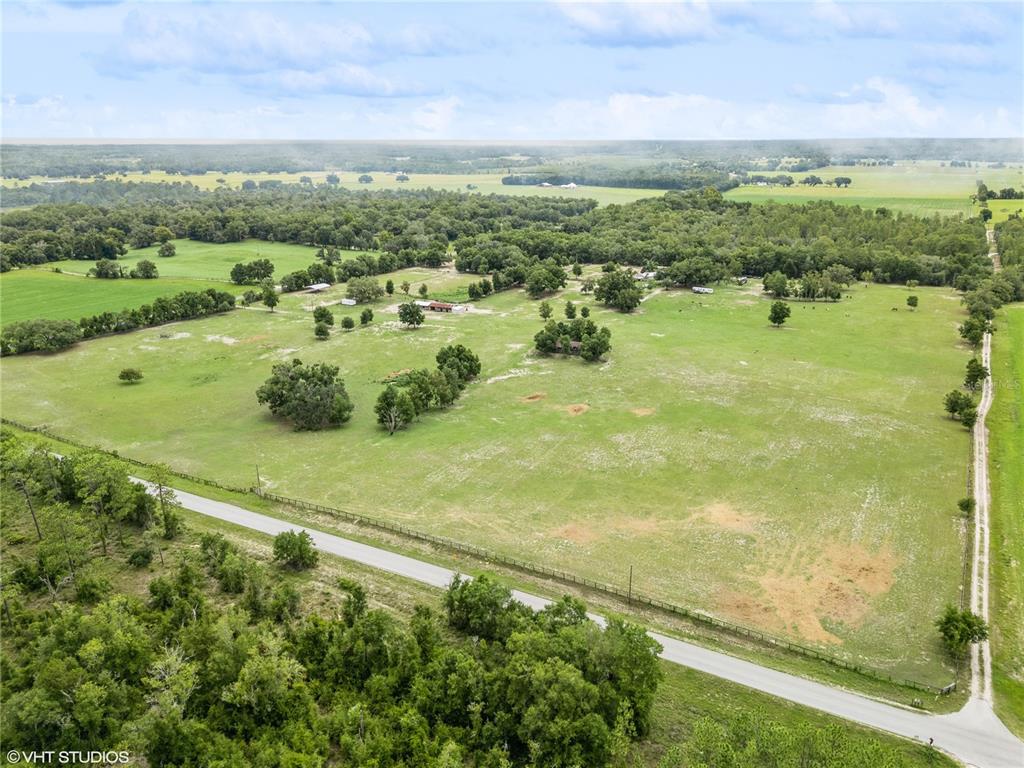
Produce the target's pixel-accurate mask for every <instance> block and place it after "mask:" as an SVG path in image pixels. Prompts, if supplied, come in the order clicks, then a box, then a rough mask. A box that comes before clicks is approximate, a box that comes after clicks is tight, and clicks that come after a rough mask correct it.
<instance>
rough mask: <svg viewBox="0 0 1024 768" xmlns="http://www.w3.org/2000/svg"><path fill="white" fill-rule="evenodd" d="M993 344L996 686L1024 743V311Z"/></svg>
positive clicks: (1006, 319) (1010, 318) (1015, 309)
mask: <svg viewBox="0 0 1024 768" xmlns="http://www.w3.org/2000/svg"><path fill="white" fill-rule="evenodd" d="M996 327H997V331H996V334H995V336H993V342H992V354H993V361H992V382H993V384H994V385H995V400H994V402H993V404H992V409H991V411H989V415H988V427H989V434H990V439H989V462H990V464H989V466H990V477H991V483H992V510H991V515H992V539H991V546H992V551H993V557H992V574H991V575H992V585H991V586H992V603H991V606H990V610H991V619H992V650H993V657H992V658H993V670H992V672H993V683H994V687H995V694H996V708H997V709H998V711H999V714H1000V716H1001V717H1002V719H1003V721H1004V722H1005V723H1006V724H1007V725H1008V726H1009V727H1010V728H1011V729H1012V730H1013V731H1014V732H1016V733H1017V735H1019V736H1022V737H1024V305H1021V304H1013V305H1009V306H1007V307H1005V308H1004V309H1003V310H1002V312H1000V314H999V317H998V318H997V320H996Z"/></svg>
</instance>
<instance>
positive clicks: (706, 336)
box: [2, 270, 969, 684]
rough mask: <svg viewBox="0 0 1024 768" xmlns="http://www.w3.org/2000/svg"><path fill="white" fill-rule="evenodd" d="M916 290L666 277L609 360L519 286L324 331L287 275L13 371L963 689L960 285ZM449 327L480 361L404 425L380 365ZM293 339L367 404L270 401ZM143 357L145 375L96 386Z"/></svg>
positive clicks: (423, 273) (428, 343)
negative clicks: (182, 316)
mask: <svg viewBox="0 0 1024 768" xmlns="http://www.w3.org/2000/svg"><path fill="white" fill-rule="evenodd" d="M413 275H416V276H415V277H414V276H413ZM421 278H425V281H426V282H427V284H428V286H429V287H430V288H431V290H432V291H434V292H435V293H436V294H444V293H445V292H457V291H459V290H460V289H461V288H462V286H464V285H465V283H466V282H468V281H469V279H470V278H469V277H468V276H463V275H458V274H457V273H452V272H434V271H429V270H420V271H418V272H417V271H407V275H406V276H403V274H397V275H395V276H394V279H395V281H396V284H398V283H400V282H401V281H402V280H403V279H409V281H410V282H411V283H412V284H413V289H414V290H415V287H416V286H417V285H418V283H419V282H420V281H421ZM383 279H384V277H382V278H381V281H382V282H383ZM335 290H340V289H335ZM918 294H919V295H920V296H921V308H920V309H919V310H918V311H917V312H914V313H911V312H907V311H906V310H905V304H904V300H905V296H906V291H905V290H903V289H901V288H896V287H886V286H871V287H862V286H858V287H855V288H854V289H853V290H852V291H851V293H850V298H848V299H845V300H843V301H842V302H840V303H838V304H832V305H826V304H805V303H797V304H794V305H793V317H792V319H791V321H790V323H789V324H788V325H787V327H786V328H785V329H783V330H775V329H772V328H770V327H769V326H768V323H767V303H766V302H765V301H764V300H762V299H761V298H760V296H759V295H758V289H756V288H749V289H739V288H724V289H721V290H719V291H717V292H716V293H715V295H714V296H710V297H701V298H700V299H698V298H697V297H695V296H693V295H692V294H689V293H681V292H673V293H659V294H655V295H653V296H652V297H650V298H649V300H648V301H646V302H645V303H644V304H643V305H642V307H641V310H640V311H638V312H637V313H636V314H634V315H632V316H623V315H620V314H618V313H613V312H608V311H605V310H602V309H598V308H596V307H595V311H594V317H595V319H596V320H597V321H598V322H599V323H600V324H607V325H608V326H609V327H610V328H611V330H612V332H613V339H612V344H613V349H612V352H611V354H610V356H609V358H608V361H607V362H606V363H603V364H599V365H586V364H584V363H582V362H581V361H579V360H563V359H553V358H552V359H545V358H539V357H536V356H535V355H533V354H532V353H531V352H530V347H531V346H532V345H531V340H532V336H533V334H534V333H535V332H536V331H537V330H538V329H539V328H540V325H541V321H540V320H539V318H538V317H537V314H536V309H537V304H536V302H531V301H529V300H526V299H525V297H524V296H523V294H521V293H519V292H507V293H503V294H500V295H497V296H493V297H491V298H489V299H487V300H485V301H483V302H481V303H479V304H478V305H476V306H475V307H474V310H473V311H472V312H471V313H469V314H468V315H465V316H436V315H434V316H430V317H429V318H428V320H427V323H426V325H425V326H424V327H423V328H421V329H419V330H416V331H407V330H403V329H401V328H400V327H398V324H397V322H396V317H395V315H394V308H393V304H392V305H391V306H389V305H388V302H386V301H385V302H381V303H380V304H379V305H377V306H376V307H375V311H376V315H377V316H376V318H375V321H374V324H373V325H372V326H371V327H369V328H361V329H357V330H355V331H353V332H348V333H346V332H343V331H340V330H339V331H335V332H334V334H333V335H332V337H331V339H330V340H329V341H326V342H317V341H315V340H314V337H313V334H312V320H311V317H310V315H309V309H310V307H309V297H303V296H295V295H293V296H289V297H285V299H284V300H283V301H282V303H281V305H280V307H279V308H278V311H277V312H275V313H269V312H266V311H264V310H262V309H256V308H254V309H248V310H238V311H236V312H234V313H231V314H230V315H227V316H219V317H215V318H207V319H203V320H197V321H192V322H188V323H182V324H178V325H176V326H173V327H172V326H167V327H163V328H158V329H149V330H144V331H139V332H136V333H132V334H127V335H123V336H116V337H109V338H104V339H100V340H96V341H93V342H88V343H83V344H80V345H79V346H78V347H77V348H75V349H73V350H70V351H68V352H66V353H63V354H61V355H57V356H53V357H46V356H38V355H33V356H24V357H17V358H10V359H8V360H5V363H4V377H3V392H2V394H3V399H4V406H5V407H4V410H5V413H6V414H7V415H8V416H9V417H10V418H15V419H18V420H21V421H25V422H28V423H32V424H39V425H41V424H46V425H49V426H50V427H51V428H52V429H54V430H55V431H57V432H59V433H61V434H65V435H67V436H69V437H73V438H76V439H79V440H83V441H85V442H90V443H94V444H98V445H103V446H106V447H109V448H116V449H118V450H120V451H121V452H122V453H124V454H126V455H130V456H136V457H138V458H141V459H147V460H160V461H169V462H170V463H172V464H173V465H174V466H175V467H176V468H177V469H180V470H183V471H188V472H192V473H195V474H200V475H204V476H208V477H212V478H215V479H218V480H221V481H223V482H227V483H231V484H237V485H251V484H253V483H254V476H255V465H256V464H258V465H259V467H260V473H261V475H262V477H263V480H264V483H265V485H266V486H267V487H269V488H270V489H272V490H274V491H276V492H279V493H283V494H286V495H292V496H297V497H300V498H305V499H310V500H316V501H319V502H322V503H325V504H331V505H335V506H342V507H346V508H350V509H353V510H354V511H359V512H362V513H365V514H370V515H375V516H380V517H386V518H389V519H393V520H396V521H401V522H404V523H406V524H409V525H412V526H415V527H417V528H419V529H422V530H426V531H431V532H434V533H439V534H443V535H446V536H450V537H453V538H456V539H460V540H464V541H467V542H471V543H475V544H479V545H482V546H486V547H489V548H491V549H494V550H497V551H500V552H502V553H505V554H508V555H514V556H519V557H522V558H524V559H529V560H530V561H533V562H536V563H539V564H544V565H549V566H557V567H560V568H563V569H566V570H570V571H573V572H576V573H578V574H580V575H584V576H587V577H589V578H593V579H597V580H601V581H606V582H615V583H623V584H624V583H625V580H626V578H627V574H628V569H629V566H630V565H632V566H634V588H635V589H636V590H638V591H641V592H644V593H646V594H650V595H654V596H658V597H661V598H664V599H668V600H671V601H674V602H677V603H680V604H683V605H687V606H691V607H695V608H701V609H704V610H706V611H709V612H712V613H714V614H716V615H718V616H721V617H723V618H727V619H731V620H735V621H739V622H742V623H745V624H749V625H755V626H759V627H762V628H763V629H765V630H767V631H770V632H773V633H777V634H781V635H786V636H788V637H791V638H796V639H799V640H802V641H804V642H806V643H810V644H815V645H819V646H822V647H826V648H829V649H831V650H834V651H836V652H839V653H842V654H844V655H846V656H848V657H850V658H854V659H858V660H861V661H863V662H865V663H869V664H872V665H874V666H879V667H883V668H886V669H888V670H890V671H891V672H893V673H894V674H898V675H902V676H909V677H914V678H916V679H920V680H923V681H927V682H932V683H936V684H945V683H947V682H949V681H950V679H951V671H950V668H949V665H948V664H947V663H946V660H945V656H944V654H943V652H942V650H941V648H940V646H939V643H938V642H937V639H936V633H935V632H934V629H933V622H934V619H935V617H936V615H937V614H938V613H939V611H940V610H941V608H942V607H943V606H944V605H945V604H946V603H948V602H952V601H954V600H955V599H956V598H957V596H958V588H959V579H960V573H961V570H960V567H961V556H962V549H963V539H962V531H961V525H962V523H961V521H960V520H959V518H958V517H957V514H956V507H955V502H956V500H957V499H958V498H959V497H960V496H962V495H963V489H964V483H965V480H966V478H965V470H966V457H967V452H968V449H969V440H968V437H967V433H966V432H965V431H964V430H963V428H962V427H960V426H959V425H957V424H955V423H954V422H952V421H950V420H948V419H946V418H944V416H943V413H942V409H941V397H942V394H943V393H944V392H946V391H947V390H948V389H950V387H951V386H952V385H953V384H954V383H955V382H957V381H959V380H960V378H961V377H962V369H963V365H964V363H965V362H966V359H967V357H968V353H967V351H966V350H964V349H963V348H961V347H960V346H958V344H957V343H956V339H957V336H956V324H957V322H958V321H959V320H960V319H961V312H962V309H961V307H960V305H959V302H958V300H957V298H956V296H955V295H953V294H952V293H950V292H947V291H944V290H938V289H919V290H918ZM567 296H571V297H572V298H574V300H582V301H584V302H589V301H591V299H587V298H584V297H581V296H579V295H578V294H576V293H574V292H573V289H572V285H571V286H570V290H569V291H568V292H567V293H566V294H565V295H563V296H560V297H558V299H557V301H555V304H556V307H560V304H561V302H562V301H564V299H565V298H566V297H567ZM331 298H332V297H330V296H328V297H327V298H325V299H321V300H330V299H331ZM392 301H394V300H392ZM893 307H898V308H899V311H898V312H892V311H891V309H892V308H893ZM358 311H359V308H355V307H353V308H344V309H342V308H338V312H337V314H338V316H339V317H340V316H341V315H343V314H345V313H350V314H351V315H353V316H358ZM452 342H461V343H465V344H467V345H468V346H469V347H470V348H472V349H473V350H475V351H476V352H477V353H478V354H479V356H480V358H481V360H482V362H483V367H484V370H483V373H482V375H481V377H480V380H479V381H478V382H477V383H474V384H473V385H471V387H470V388H469V390H468V391H467V392H466V394H465V395H464V397H463V398H462V399H461V400H460V402H459V404H458V405H457V406H456V407H455V408H453V409H451V410H450V411H448V412H443V413H431V414H428V415H426V416H424V418H423V419H422V420H421V421H420V422H419V423H417V424H415V425H414V426H413V427H412V428H411V429H410V430H409V431H407V432H404V433H401V434H398V435H395V436H393V437H388V436H387V435H386V433H384V432H382V431H381V430H380V429H379V428H378V427H377V425H376V424H375V421H374V417H373V410H372V408H373V402H374V400H375V399H376V396H377V394H378V393H379V391H380V389H381V384H380V381H381V379H382V378H383V377H384V376H386V375H387V374H388V373H390V372H392V371H395V370H399V369H402V368H408V367H418V366H426V365H432V360H433V355H434V353H435V352H436V350H437V349H438V348H439V347H441V346H442V345H444V344H447V343H452ZM291 357H300V358H302V359H303V360H306V361H315V360H325V361H329V362H331V363H333V364H336V365H339V366H340V367H341V369H342V373H343V375H344V377H345V380H346V384H347V386H348V389H349V392H350V394H351V395H352V398H353V400H354V402H355V403H356V412H355V416H354V417H353V420H352V422H350V423H349V424H348V425H346V426H344V427H343V428H341V429H338V430H333V431H328V432H322V433H316V434H309V433H296V432H293V431H291V430H290V428H289V427H288V426H287V425H284V424H282V423H280V422H278V421H276V420H274V419H273V418H271V417H270V416H269V414H268V413H267V412H266V411H265V410H264V409H262V408H260V407H259V406H258V405H257V404H256V400H255V394H254V393H255V390H256V388H257V387H258V386H259V384H260V383H262V381H263V380H264V379H265V378H266V377H267V376H268V375H269V372H270V367H271V366H272V365H273V364H274V363H275V362H278V361H284V360H287V359H290V358H291ZM126 365H132V366H136V367H139V368H141V369H142V370H143V371H144V373H145V375H146V379H145V381H144V382H143V383H142V384H140V385H138V386H134V387H124V388H120V389H118V390H117V392H118V396H117V397H116V398H99V399H98V398H97V397H96V393H97V392H102V391H107V392H109V391H110V389H111V387H114V386H117V384H116V376H117V371H118V370H120V368H121V367H124V366H126ZM69 372H70V373H69Z"/></svg>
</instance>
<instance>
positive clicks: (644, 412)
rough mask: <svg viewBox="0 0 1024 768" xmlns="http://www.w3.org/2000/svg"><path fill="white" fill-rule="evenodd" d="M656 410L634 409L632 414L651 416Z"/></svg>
mask: <svg viewBox="0 0 1024 768" xmlns="http://www.w3.org/2000/svg"><path fill="white" fill-rule="evenodd" d="M655 410H656V409H654V408H633V409H632V410H631V411H630V413H632V414H633V415H634V416H651V415H653V414H654V412H655Z"/></svg>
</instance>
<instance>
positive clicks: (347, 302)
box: [341, 299, 356, 307]
mask: <svg viewBox="0 0 1024 768" xmlns="http://www.w3.org/2000/svg"><path fill="white" fill-rule="evenodd" d="M341 303H342V304H344V305H345V306H346V307H354V306H355V305H356V300H355V299H342V300H341Z"/></svg>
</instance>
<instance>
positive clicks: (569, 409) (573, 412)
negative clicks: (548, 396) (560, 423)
mask: <svg viewBox="0 0 1024 768" xmlns="http://www.w3.org/2000/svg"><path fill="white" fill-rule="evenodd" d="M589 410H590V406H589V405H586V404H585V403H573V404H572V405H567V406H566V407H565V412H566V413H568V414H569V415H570V416H579V415H580V414H581V413H586V412H587V411H589Z"/></svg>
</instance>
